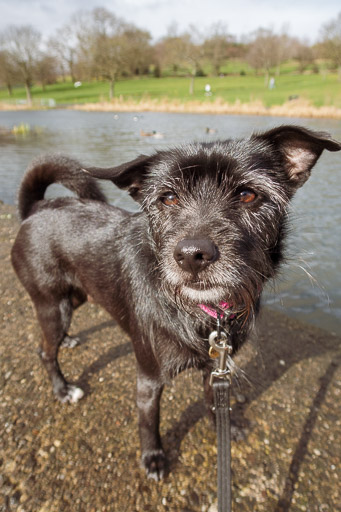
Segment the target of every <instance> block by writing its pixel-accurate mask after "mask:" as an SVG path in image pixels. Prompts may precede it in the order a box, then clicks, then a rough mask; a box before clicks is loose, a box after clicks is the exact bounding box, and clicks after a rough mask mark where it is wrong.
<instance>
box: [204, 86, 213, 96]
mask: <svg viewBox="0 0 341 512" xmlns="http://www.w3.org/2000/svg"><path fill="white" fill-rule="evenodd" d="M211 95H212V91H211V86H210V84H206V85H205V96H211Z"/></svg>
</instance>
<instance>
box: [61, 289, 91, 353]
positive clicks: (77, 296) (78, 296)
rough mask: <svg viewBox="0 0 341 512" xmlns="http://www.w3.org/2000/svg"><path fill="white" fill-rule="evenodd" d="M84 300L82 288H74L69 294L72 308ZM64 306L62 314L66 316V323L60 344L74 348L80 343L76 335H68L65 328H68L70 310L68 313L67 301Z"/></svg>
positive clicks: (85, 299) (75, 307)
mask: <svg viewBox="0 0 341 512" xmlns="http://www.w3.org/2000/svg"><path fill="white" fill-rule="evenodd" d="M86 301H87V296H86V294H85V293H84V292H83V290H81V289H79V288H75V289H74V290H73V292H72V295H71V306H72V309H77V308H78V307H79V306H81V305H82V304H84V302H86ZM64 307H66V311H65V312H64V316H65V317H66V318H65V320H64V322H65V324H66V325H65V334H64V338H63V340H62V342H61V344H60V346H61V347H65V348H74V347H77V345H79V344H80V339H79V338H78V336H70V334H68V333H67V330H68V328H69V325H70V321H71V315H72V311H71V313H70V309H69V308H70V306H69V303H65V305H64Z"/></svg>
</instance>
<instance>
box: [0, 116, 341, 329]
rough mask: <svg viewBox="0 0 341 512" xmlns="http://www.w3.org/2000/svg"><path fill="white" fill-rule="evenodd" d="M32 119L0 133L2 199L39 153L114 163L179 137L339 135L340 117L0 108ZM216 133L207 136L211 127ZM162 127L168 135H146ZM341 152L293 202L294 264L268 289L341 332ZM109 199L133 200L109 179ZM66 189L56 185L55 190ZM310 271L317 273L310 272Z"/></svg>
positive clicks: (273, 298) (271, 297) (3, 123)
mask: <svg viewBox="0 0 341 512" xmlns="http://www.w3.org/2000/svg"><path fill="white" fill-rule="evenodd" d="M21 123H27V124H28V125H30V127H31V128H33V127H36V130H31V132H30V133H29V134H28V135H26V136H20V135H17V136H16V137H14V136H13V137H8V136H1V135H0V199H1V200H2V201H4V202H5V203H10V204H13V203H14V202H15V198H16V192H17V188H18V185H19V182H20V179H21V177H22V175H23V173H24V171H25V168H26V167H27V165H28V164H29V162H30V161H31V160H32V158H34V157H35V156H37V155H39V154H41V153H44V152H47V151H53V152H61V153H64V154H68V155H70V156H73V157H74V158H76V159H78V160H81V161H82V162H83V163H84V164H92V165H98V166H111V165H116V164H120V163H122V162H124V161H126V160H129V159H133V158H135V157H136V156H137V155H139V154H140V153H144V154H151V153H152V152H153V151H155V150H157V149H165V148H168V147H172V146H174V145H176V144H179V143H184V142H190V141H193V140H199V141H203V140H214V139H215V138H221V139H225V138H230V137H242V136H248V135H249V134H250V133H251V132H253V131H263V130H265V129H268V128H271V127H273V126H277V125H280V124H287V123H291V124H301V125H304V126H307V127H309V128H312V129H315V130H323V131H328V132H330V133H331V134H332V136H333V137H334V138H336V139H338V140H341V121H338V120H317V119H290V120H289V119H287V118H273V117H255V116H226V115H221V116H216V115H191V114H165V113H143V114H133V113H119V114H116V115H115V114H114V113H108V112H77V111H66V110H65V111H63V110H56V111H33V112H30V111H27V112H26V111H23V112H0V127H1V128H3V127H5V128H7V129H12V128H13V126H15V125H20V124H21ZM207 128H210V129H214V130H215V131H216V133H214V134H207V133H206V129H207ZM141 130H143V131H144V132H152V131H156V132H157V133H158V134H160V133H161V134H162V135H163V138H156V137H145V136H141V135H140V132H141ZM340 170H341V154H340V153H329V152H324V153H323V154H322V157H321V158H320V160H319V162H318V163H317V165H316V166H315V168H314V170H313V173H312V177H311V178H310V180H309V181H308V182H307V184H306V185H305V186H304V187H303V188H302V189H300V190H299V191H298V193H297V195H296V197H295V199H294V202H293V205H292V221H293V229H292V234H291V236H290V239H289V244H288V250H287V256H288V263H287V264H285V265H284V266H283V267H282V271H281V274H280V276H279V277H278V279H276V281H275V283H272V284H271V286H269V287H268V290H267V293H266V295H265V303H266V304H268V305H269V306H270V307H271V308H273V309H276V310H279V311H281V312H284V313H286V314H288V315H289V316H292V317H295V318H298V319H300V320H303V321H305V322H308V323H311V324H314V325H317V326H320V327H322V328H324V329H327V330H329V331H331V332H336V333H338V334H341V263H340V259H341V258H340V246H341V179H340ZM105 187H106V189H105V190H106V193H107V195H108V197H109V198H110V201H111V202H112V203H114V204H117V205H119V206H121V207H125V208H127V209H130V210H134V209H136V205H135V203H134V202H133V201H132V200H131V199H130V198H129V197H128V196H127V195H126V194H125V193H124V192H122V191H119V190H118V189H116V188H115V187H114V186H113V185H111V184H106V185H105ZM56 193H59V194H60V193H64V192H62V191H61V190H57V191H56V189H55V190H54V192H53V191H52V192H51V193H50V195H51V194H56ZM310 276H311V277H310Z"/></svg>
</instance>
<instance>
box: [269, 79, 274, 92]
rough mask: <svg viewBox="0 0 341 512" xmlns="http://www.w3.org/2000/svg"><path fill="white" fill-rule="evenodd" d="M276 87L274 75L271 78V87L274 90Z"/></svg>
mask: <svg viewBox="0 0 341 512" xmlns="http://www.w3.org/2000/svg"><path fill="white" fill-rule="evenodd" d="M274 88H275V79H274V77H273V76H272V77H271V78H270V80H269V89H270V91H272V89H274Z"/></svg>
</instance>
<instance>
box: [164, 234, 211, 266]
mask: <svg viewBox="0 0 341 512" xmlns="http://www.w3.org/2000/svg"><path fill="white" fill-rule="evenodd" d="M174 259H175V261H176V262H177V264H178V265H179V267H180V268H182V269H183V270H185V271H187V272H192V274H197V273H198V272H200V271H201V270H203V269H204V268H206V267H207V266H208V265H210V264H211V263H213V262H214V261H216V260H217V259H218V248H217V247H216V246H215V245H214V243H213V242H212V241H211V240H208V239H207V238H201V239H198V238H184V239H183V240H180V242H179V243H178V244H177V246H176V247H175V250H174Z"/></svg>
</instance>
